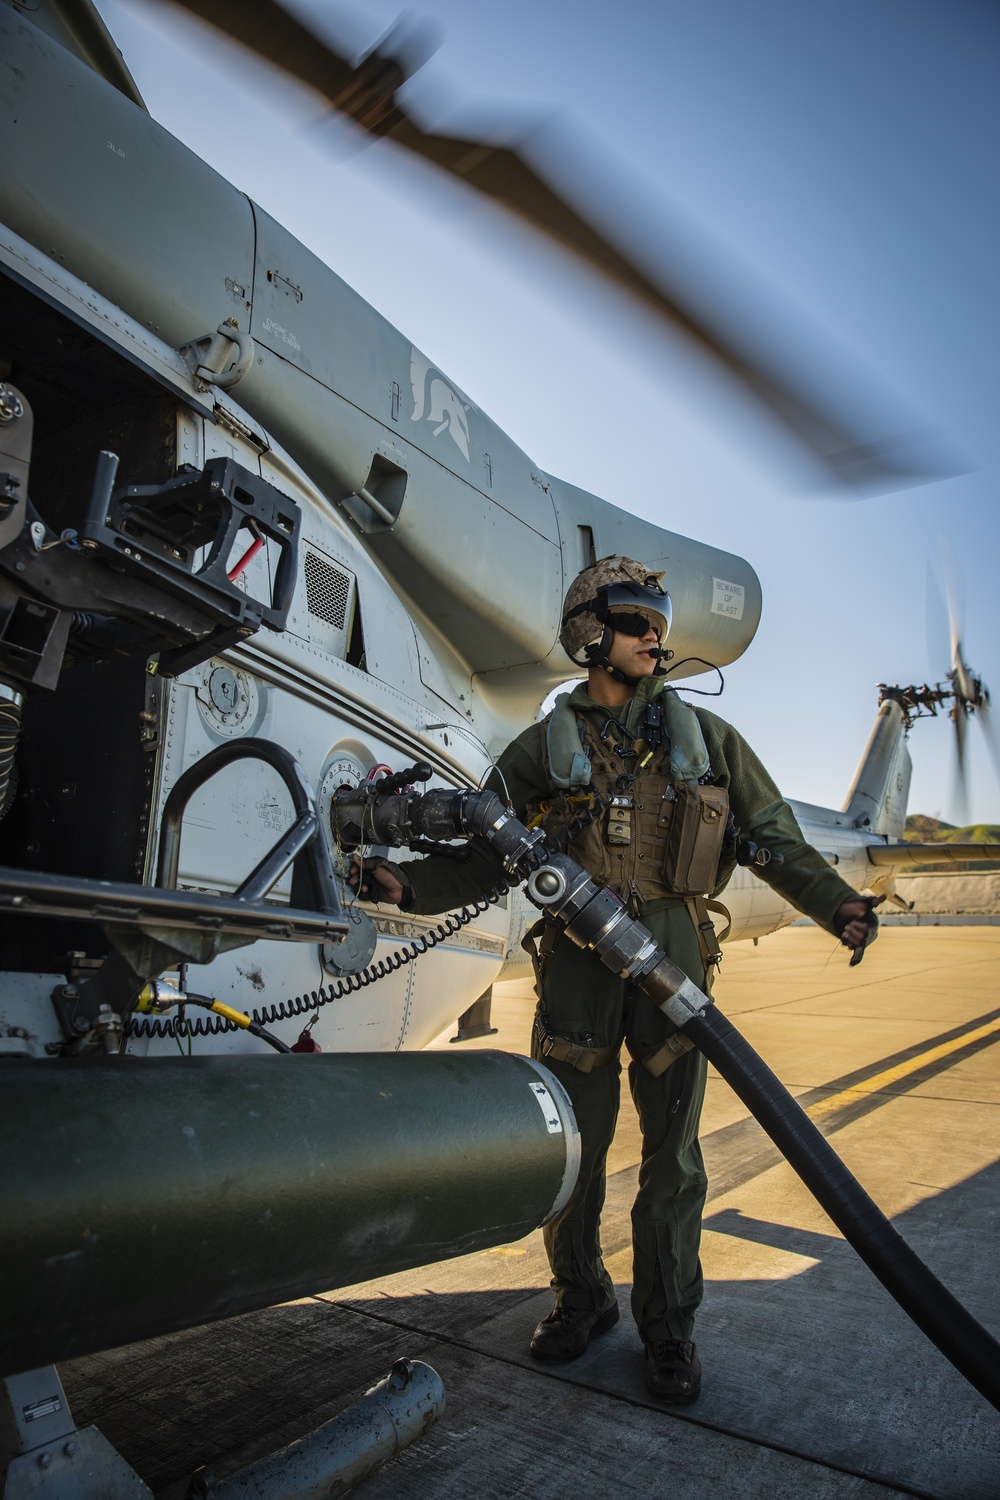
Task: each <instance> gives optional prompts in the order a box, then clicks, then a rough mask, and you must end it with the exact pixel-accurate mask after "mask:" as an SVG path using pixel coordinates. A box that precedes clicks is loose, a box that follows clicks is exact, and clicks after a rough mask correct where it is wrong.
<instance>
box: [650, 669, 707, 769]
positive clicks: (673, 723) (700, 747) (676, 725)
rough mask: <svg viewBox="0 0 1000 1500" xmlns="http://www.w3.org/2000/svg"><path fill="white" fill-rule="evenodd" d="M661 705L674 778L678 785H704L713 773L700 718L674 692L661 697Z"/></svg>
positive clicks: (665, 693) (669, 690)
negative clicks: (708, 775)
mask: <svg viewBox="0 0 1000 1500" xmlns="http://www.w3.org/2000/svg"><path fill="white" fill-rule="evenodd" d="M659 703H660V706H661V707H662V709H663V719H664V723H665V724H666V726H667V734H668V736H669V738H670V774H671V775H672V776H673V777H675V778H676V780H677V781H700V780H701V778H702V777H703V776H705V775H707V773H708V772H709V771H710V770H711V768H712V762H711V760H710V759H709V754H708V746H707V745H706V744H705V736H704V734H703V733H702V728H701V725H700V723H699V722H698V715H697V714H696V713H695V711H694V709H693V708H691V706H690V705H689V704H687V703H683V702H682V701H681V700H680V698H678V696H677V693H676V691H675V689H673V688H665V689H664V690H663V692H662V693H660V695H659Z"/></svg>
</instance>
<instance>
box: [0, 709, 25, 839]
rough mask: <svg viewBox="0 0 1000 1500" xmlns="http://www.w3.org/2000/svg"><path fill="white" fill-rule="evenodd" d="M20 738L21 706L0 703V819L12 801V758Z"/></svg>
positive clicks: (14, 778) (15, 785)
mask: <svg viewBox="0 0 1000 1500" xmlns="http://www.w3.org/2000/svg"><path fill="white" fill-rule="evenodd" d="M20 737H21V704H20V702H14V701H13V700H11V699H5V700H3V701H0V818H2V817H3V816H4V815H5V813H6V812H7V809H8V808H9V807H10V804H11V803H12V802H13V800H14V793H15V791H16V789H17V781H16V777H15V769H14V756H15V755H16V753H17V744H18V740H19V739H20Z"/></svg>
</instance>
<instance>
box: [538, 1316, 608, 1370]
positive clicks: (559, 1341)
mask: <svg viewBox="0 0 1000 1500" xmlns="http://www.w3.org/2000/svg"><path fill="white" fill-rule="evenodd" d="M617 1322H618V1303H617V1302H612V1304H611V1306H610V1307H606V1308H605V1309H604V1311H603V1312H595V1311H594V1310H593V1308H590V1307H554V1308H553V1309H552V1311H551V1312H550V1313H549V1315H548V1317H546V1318H543V1319H542V1321H541V1322H540V1323H539V1325H538V1327H537V1328H536V1329H535V1332H534V1334H533V1336H532V1339H531V1352H532V1354H533V1355H534V1357H535V1359H544V1360H545V1361H546V1362H547V1363H549V1364H561V1363H562V1362H563V1360H567V1359H577V1358H579V1356H580V1355H581V1354H582V1353H583V1351H584V1349H586V1347H587V1345H588V1344H589V1343H590V1340H591V1339H592V1338H593V1336H594V1334H595V1333H607V1331H608V1329H609V1328H613V1327H614V1326H615V1324H616V1323H617Z"/></svg>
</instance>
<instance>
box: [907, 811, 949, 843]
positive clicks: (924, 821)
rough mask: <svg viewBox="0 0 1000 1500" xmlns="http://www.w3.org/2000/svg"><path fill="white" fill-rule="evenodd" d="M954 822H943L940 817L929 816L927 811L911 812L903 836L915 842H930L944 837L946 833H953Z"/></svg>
mask: <svg viewBox="0 0 1000 1500" xmlns="http://www.w3.org/2000/svg"><path fill="white" fill-rule="evenodd" d="M954 830H955V825H954V823H942V822H941V821H940V819H938V818H928V817H927V816H926V814H925V813H910V815H909V816H908V817H907V819H906V827H905V829H904V830H903V837H904V838H906V839H909V840H910V842H911V843H915V844H929V843H931V841H932V840H934V839H939V838H942V837H943V836H944V835H945V834H946V833H953V832H954Z"/></svg>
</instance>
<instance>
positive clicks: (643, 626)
mask: <svg viewBox="0 0 1000 1500" xmlns="http://www.w3.org/2000/svg"><path fill="white" fill-rule="evenodd" d="M662 577H663V574H662V573H651V572H650V571H649V569H648V568H647V567H646V565H645V563H641V562H636V560H635V559H634V558H632V557H622V556H620V555H615V556H612V557H602V558H601V560H600V562H597V563H593V564H592V565H591V566H590V567H589V568H584V570H583V572H582V573H578V574H577V576H576V577H575V578H574V580H573V582H572V583H571V584H570V586H569V589H568V590H567V592H566V599H565V602H564V604H563V613H562V628H561V629H560V632H559V640H560V643H561V645H562V648H563V650H564V651H565V652H566V655H567V656H568V657H569V658H570V660H571V661H572V662H574V663H575V664H576V665H577V666H578V667H587V668H590V667H592V666H598V667H603V668H604V669H605V670H606V671H608V672H609V673H610V674H611V676H612V677H614V678H616V679H617V680H618V681H620V682H625V683H628V684H629V686H634V685H635V683H636V682H638V680H639V679H638V678H635V677H630V676H628V675H627V674H626V673H625V672H622V671H621V670H620V669H619V668H617V667H612V666H611V664H610V662H609V660H608V652H609V651H610V649H611V643H612V641H613V639H614V633H615V631H616V630H617V631H620V632H621V633H622V634H625V635H637V636H638V635H644V634H645V632H646V631H647V630H648V628H649V626H650V625H652V627H653V629H654V630H655V631H656V634H657V637H658V639H659V642H660V646H661V647H662V646H663V643H664V641H665V640H666V638H667V634H668V632H669V630H670V619H671V605H670V595H669V594H668V593H667V591H666V590H665V589H664V588H663V586H662V584H661V583H660V579H661V578H662ZM664 656H665V657H666V653H664ZM663 673H664V667H663V664H662V661H661V662H659V663H657V666H656V669H655V673H654V675H656V676H663Z"/></svg>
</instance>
